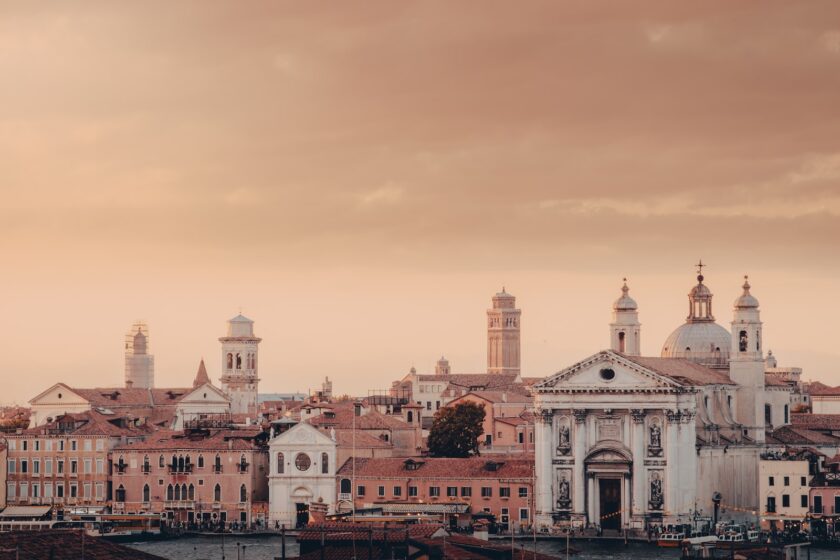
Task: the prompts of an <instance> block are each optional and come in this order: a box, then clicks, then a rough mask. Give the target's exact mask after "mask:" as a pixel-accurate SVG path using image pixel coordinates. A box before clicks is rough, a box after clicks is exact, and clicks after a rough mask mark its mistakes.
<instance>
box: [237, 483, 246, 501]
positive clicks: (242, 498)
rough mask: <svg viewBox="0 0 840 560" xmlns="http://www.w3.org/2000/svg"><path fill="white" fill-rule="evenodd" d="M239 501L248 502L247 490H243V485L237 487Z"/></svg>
mask: <svg viewBox="0 0 840 560" xmlns="http://www.w3.org/2000/svg"><path fill="white" fill-rule="evenodd" d="M239 501H240V502H242V503H244V502H247V501H248V489H247V488H245V485H244V484H243V485H242V486H240V487H239Z"/></svg>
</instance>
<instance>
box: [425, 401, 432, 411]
mask: <svg viewBox="0 0 840 560" xmlns="http://www.w3.org/2000/svg"><path fill="white" fill-rule="evenodd" d="M426 410H432V401H426Z"/></svg>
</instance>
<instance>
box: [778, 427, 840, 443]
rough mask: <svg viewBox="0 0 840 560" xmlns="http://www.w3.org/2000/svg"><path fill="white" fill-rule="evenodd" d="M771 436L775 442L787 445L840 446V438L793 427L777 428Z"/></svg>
mask: <svg viewBox="0 0 840 560" xmlns="http://www.w3.org/2000/svg"><path fill="white" fill-rule="evenodd" d="M769 435H770V436H771V437H772V438H773V440H775V441H778V442H779V443H783V444H785V445H809V444H810V445H840V438H838V437H834V436H832V435H829V434H824V433H822V432H817V431H814V430H809V429H806V428H799V427H793V426H783V427H781V428H777V429H775V430H773V431H772V432H771V433H770V434H769Z"/></svg>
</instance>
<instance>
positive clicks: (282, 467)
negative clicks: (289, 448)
mask: <svg viewBox="0 0 840 560" xmlns="http://www.w3.org/2000/svg"><path fill="white" fill-rule="evenodd" d="M284 472H286V462H285V458H284V457H283V454H282V453H278V454H277V474H283V473H284Z"/></svg>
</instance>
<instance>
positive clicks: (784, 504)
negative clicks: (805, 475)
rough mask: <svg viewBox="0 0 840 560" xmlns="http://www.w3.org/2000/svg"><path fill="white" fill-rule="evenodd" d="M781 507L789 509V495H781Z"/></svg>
mask: <svg viewBox="0 0 840 560" xmlns="http://www.w3.org/2000/svg"><path fill="white" fill-rule="evenodd" d="M782 507H790V495H789V494H782Z"/></svg>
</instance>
